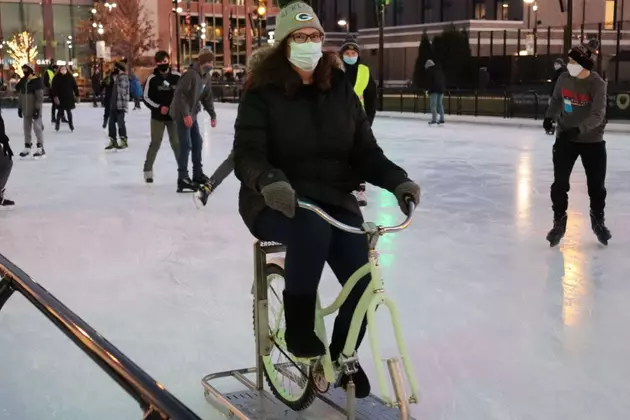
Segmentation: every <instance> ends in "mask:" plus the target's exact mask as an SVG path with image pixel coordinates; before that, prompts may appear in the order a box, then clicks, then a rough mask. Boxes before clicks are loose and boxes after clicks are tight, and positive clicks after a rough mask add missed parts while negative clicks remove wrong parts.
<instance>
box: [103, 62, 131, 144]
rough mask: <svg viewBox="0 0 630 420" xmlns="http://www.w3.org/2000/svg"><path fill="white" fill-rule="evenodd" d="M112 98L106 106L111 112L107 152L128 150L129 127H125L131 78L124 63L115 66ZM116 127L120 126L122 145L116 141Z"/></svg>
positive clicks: (119, 133) (119, 132)
mask: <svg viewBox="0 0 630 420" xmlns="http://www.w3.org/2000/svg"><path fill="white" fill-rule="evenodd" d="M110 83H111V89H112V90H111V97H110V101H109V103H106V104H105V106H108V107H109V108H110V110H109V144H108V145H107V147H105V150H112V149H126V148H127V147H128V143H127V126H126V125H125V114H126V113H127V109H128V108H129V76H127V67H126V66H125V63H123V62H117V63H116V64H115V65H114V71H112V77H111V81H110ZM116 126H118V136H119V137H120V144H119V143H118V142H117V141H116Z"/></svg>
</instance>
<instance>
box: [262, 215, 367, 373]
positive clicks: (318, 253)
mask: <svg viewBox="0 0 630 420" xmlns="http://www.w3.org/2000/svg"><path fill="white" fill-rule="evenodd" d="M322 208H323V209H324V210H325V211H326V212H328V214H330V215H331V216H332V217H334V218H335V219H337V220H339V221H341V222H343V223H346V224H348V225H350V226H357V227H358V226H361V224H362V223H363V217H362V216H361V215H359V214H355V213H353V212H350V211H348V210H345V209H340V208H337V207H331V206H322ZM255 231H256V236H257V237H258V238H260V239H262V240H266V241H274V242H281V243H283V244H284V245H286V247H287V253H286V257H285V290H286V291H287V293H289V294H292V295H307V294H314V293H316V292H317V288H318V286H319V281H320V278H321V275H322V271H323V269H324V264H325V263H328V265H329V266H330V268H331V269H332V271H333V273H335V276H336V277H337V280H339V283H341V284H342V285H344V284H345V283H346V281H347V280H348V278H349V277H350V276H351V275H352V274H353V273H354V272H355V271H356V270H357V269H358V268H360V267H362V266H363V265H365V264H367V262H368V244H367V238H366V237H365V236H364V235H355V234H352V233H346V232H343V231H341V230H339V229H336V228H333V227H332V226H331V225H330V224H329V223H328V222H326V221H324V220H323V219H322V218H320V217H319V216H318V215H316V214H315V213H313V212H311V211H308V210H304V209H297V211H296V214H295V218H293V219H289V218H288V217H286V216H284V215H283V214H282V213H280V212H277V211H275V210H271V209H269V208H267V209H265V210H263V211H262V213H261V214H260V215H259V216H258V220H257V221H256V227H255ZM369 282H370V276H369V275H368V276H366V277H364V278H363V279H362V280H360V281H359V282H358V283H357V285H356V286H355V288H354V289H353V290H352V292H351V293H350V295H349V296H348V299H346V301H345V302H344V304H343V305H342V306H341V308H340V310H339V314H338V316H337V319H336V320H335V329H334V331H333V340H332V342H331V349H330V350H331V354H332V356H333V360H335V359H336V357H338V355H339V353H340V352H341V350H342V347H343V344H344V342H345V337H346V336H347V335H348V330H349V329H350V322H351V321H352V315H353V314H354V309H355V308H356V306H357V304H358V303H359V299H360V298H361V295H362V294H363V292H364V291H365V289H366V288H367V286H368V284H369ZM313 310H315V308H313ZM365 327H366V322H365V319H364V320H363V326H362V330H361V333H360V334H359V342H358V344H357V347H358V346H359V344H360V343H361V340H362V338H363V336H364V334H365Z"/></svg>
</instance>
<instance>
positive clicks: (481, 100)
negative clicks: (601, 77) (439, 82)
mask: <svg viewBox="0 0 630 420" xmlns="http://www.w3.org/2000/svg"><path fill="white" fill-rule="evenodd" d="M549 93H550V92H549V89H545V90H543V89H542V88H540V87H537V88H532V89H527V88H525V89H519V90H513V89H511V90H508V89H504V90H485V91H476V90H450V91H447V92H445V93H444V111H445V112H446V113H447V114H449V115H472V116H493V117H502V118H534V119H541V118H544V116H545V112H546V111H547V107H548V103H549V96H550V95H549ZM383 111H393V112H412V113H425V114H426V113H430V112H431V108H430V104H429V96H428V95H426V94H425V93H424V92H419V91H417V90H416V89H413V88H385V89H384V91H383ZM606 115H607V118H608V119H609V120H630V90H629V91H620V90H616V89H612V88H611V89H609V91H608V108H607V114H606Z"/></svg>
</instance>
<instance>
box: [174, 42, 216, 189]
mask: <svg viewBox="0 0 630 420" xmlns="http://www.w3.org/2000/svg"><path fill="white" fill-rule="evenodd" d="M213 63H214V53H213V52H212V50H211V49H210V48H203V49H201V51H199V58H198V59H197V61H196V62H195V63H193V64H192V65H191V66H190V67H189V68H188V70H187V71H186V72H185V73H184V74H183V75H182V77H181V79H179V82H178V83H177V87H176V88H175V93H174V94H173V102H172V103H171V107H170V110H169V114H170V115H171V117H172V118H173V121H175V125H176V126H177V134H178V137H179V148H180V149H179V156H178V159H177V172H178V177H177V192H184V191H185V190H189V191H196V190H197V189H198V187H199V185H201V184H205V183H207V182H208V181H209V178H208V177H207V176H206V175H204V173H203V171H202V164H201V149H202V147H203V137H201V132H200V130H199V124H198V122H197V115H198V114H199V111H201V105H203V107H204V109H205V110H206V112H207V113H208V114H209V115H210V119H211V124H212V127H216V124H217V114H216V112H215V111H214V103H213V101H212V89H211V86H210V82H211V74H210V71H211V70H212V65H213ZM191 151H192V164H193V178H192V179H190V177H189V175H188V156H189V155H190V154H191Z"/></svg>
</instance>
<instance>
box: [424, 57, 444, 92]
mask: <svg viewBox="0 0 630 420" xmlns="http://www.w3.org/2000/svg"><path fill="white" fill-rule="evenodd" d="M424 87H425V89H426V90H427V92H429V93H444V90H445V89H446V77H445V76H444V71H443V70H442V68H441V67H440V66H439V65H438V64H435V65H433V66H431V67H429V68H428V69H427V70H426V72H425V84H424Z"/></svg>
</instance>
